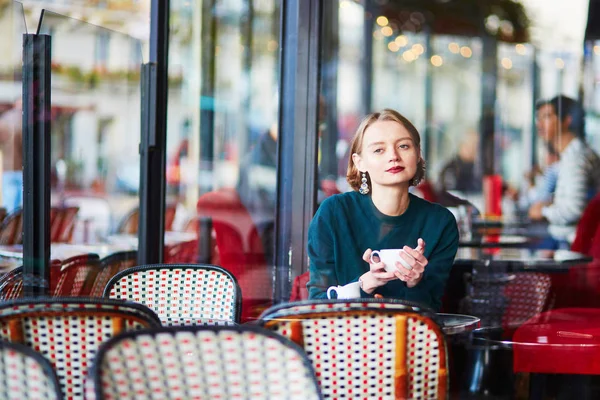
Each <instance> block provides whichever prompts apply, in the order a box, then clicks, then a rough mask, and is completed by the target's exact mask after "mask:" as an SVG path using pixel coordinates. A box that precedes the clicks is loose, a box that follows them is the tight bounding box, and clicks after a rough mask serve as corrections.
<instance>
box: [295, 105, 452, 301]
mask: <svg viewBox="0 0 600 400" xmlns="http://www.w3.org/2000/svg"><path fill="white" fill-rule="evenodd" d="M351 154H352V158H351V159H350V160H349V161H348V172H347V180H348V183H350V185H351V186H352V188H353V189H354V190H353V191H351V192H348V193H344V194H339V195H334V196H331V197H329V198H327V199H326V200H325V201H324V202H323V203H322V204H321V206H320V207H319V209H318V211H317V213H316V214H315V216H314V218H313V220H312V222H311V225H310V228H309V231H308V255H309V257H310V280H309V282H308V284H307V286H308V289H309V296H310V298H313V299H314V298H326V297H327V296H326V291H327V288H328V287H329V286H333V285H346V284H349V283H353V282H357V281H358V282H360V286H361V291H360V292H361V296H362V297H373V296H375V295H376V294H377V295H380V296H383V297H388V298H397V299H405V300H412V301H417V302H420V303H422V304H424V305H427V306H429V307H432V308H433V309H435V310H438V309H439V308H440V306H441V298H442V295H443V293H444V287H445V285H446V281H447V279H448V275H449V273H450V268H452V263H453V261H454V256H455V255H456V250H457V248H458V228H457V226H456V220H455V218H454V216H453V215H452V213H451V212H450V211H448V210H447V209H446V208H444V207H442V206H440V205H438V204H434V203H430V202H428V201H425V200H423V199H420V198H419V197H416V196H414V195H412V194H410V193H409V192H408V188H409V187H410V186H411V185H417V184H418V182H419V181H420V180H421V179H422V178H423V175H424V173H425V161H424V160H423V158H422V157H421V138H420V136H419V132H418V131H417V129H416V128H415V127H414V126H413V124H412V123H411V122H410V121H409V120H408V119H406V118H405V117H403V116H402V115H400V114H399V113H398V112H396V111H394V110H389V109H385V110H383V111H381V112H376V113H372V114H370V115H368V116H367V117H365V118H364V119H363V121H362V122H361V124H360V126H359V127H358V130H357V132H356V134H355V135H354V139H353V140H352V146H351ZM380 249H403V250H404V252H399V253H400V257H402V258H403V259H404V260H405V261H406V262H407V263H408V264H409V265H410V267H411V269H409V268H406V267H404V266H403V265H402V264H401V263H399V262H397V263H396V270H395V271H393V272H386V271H385V269H384V265H383V263H382V262H377V263H371V262H370V261H369V260H370V258H371V252H372V251H373V250H380Z"/></svg>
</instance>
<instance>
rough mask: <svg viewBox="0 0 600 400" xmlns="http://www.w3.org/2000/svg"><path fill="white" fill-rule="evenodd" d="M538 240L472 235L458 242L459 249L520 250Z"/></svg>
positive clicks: (463, 237) (461, 237) (535, 238)
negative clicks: (499, 248)
mask: <svg viewBox="0 0 600 400" xmlns="http://www.w3.org/2000/svg"><path fill="white" fill-rule="evenodd" d="M539 240H540V239H539V238H537V237H533V236H524V235H506V234H499V235H476V234H475V235H474V234H463V235H461V236H460V239H459V241H458V246H459V247H476V248H480V247H482V248H490V247H491V248H496V247H509V248H520V247H530V246H532V245H534V244H535V243H537V242H539Z"/></svg>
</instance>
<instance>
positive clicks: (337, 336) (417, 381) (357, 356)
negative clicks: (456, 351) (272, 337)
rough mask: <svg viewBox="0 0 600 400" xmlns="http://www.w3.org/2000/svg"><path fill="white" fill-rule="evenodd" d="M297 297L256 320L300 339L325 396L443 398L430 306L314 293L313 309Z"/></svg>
mask: <svg viewBox="0 0 600 400" xmlns="http://www.w3.org/2000/svg"><path fill="white" fill-rule="evenodd" d="M302 303H303V305H302V307H301V310H300V311H294V307H293V306H292V307H289V308H288V309H287V311H286V312H284V310H282V309H280V310H279V311H277V310H276V311H277V312H273V311H271V312H265V314H264V315H263V316H262V317H261V319H260V321H259V324H260V325H262V326H264V327H266V328H269V329H272V330H274V331H276V332H277V333H279V334H281V335H283V336H285V337H288V338H290V339H291V340H292V341H293V342H295V343H297V344H299V345H300V346H302V347H304V349H305V351H306V353H307V354H308V357H309V359H310V360H311V361H312V364H313V367H314V368H315V371H316V374H317V380H318V381H319V385H320V388H321V392H322V393H323V396H324V397H325V398H353V397H356V396H360V397H361V398H409V399H423V398H427V399H430V398H433V399H444V398H448V362H447V357H446V342H445V339H444V336H443V334H442V331H441V329H440V327H439V326H438V325H437V323H435V321H434V320H433V318H434V316H433V314H431V313H429V312H427V311H424V309H423V310H422V311H419V310H418V309H411V308H412V307H411V306H409V305H405V306H404V308H402V307H401V304H400V303H397V302H390V303H389V304H386V302H385V301H377V302H371V300H370V299H362V300H361V301H360V302H348V301H343V302H340V301H332V302H327V301H318V302H315V307H314V311H309V310H308V309H307V308H306V307H307V306H308V307H309V302H302ZM328 303H329V304H328ZM363 305H365V306H363Z"/></svg>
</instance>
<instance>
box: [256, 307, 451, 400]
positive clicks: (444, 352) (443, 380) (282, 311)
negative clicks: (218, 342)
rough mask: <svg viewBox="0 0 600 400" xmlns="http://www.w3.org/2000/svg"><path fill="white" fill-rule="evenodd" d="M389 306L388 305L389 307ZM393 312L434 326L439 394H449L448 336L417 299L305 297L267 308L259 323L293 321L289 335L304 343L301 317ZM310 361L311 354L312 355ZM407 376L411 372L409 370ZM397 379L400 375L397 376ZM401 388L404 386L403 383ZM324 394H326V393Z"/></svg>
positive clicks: (269, 326)
mask: <svg viewBox="0 0 600 400" xmlns="http://www.w3.org/2000/svg"><path fill="white" fill-rule="evenodd" d="M298 305H300V306H301V307H306V309H304V310H294V307H295V306H296V307H297V306H298ZM386 306H387V307H386ZM390 313H393V314H398V315H404V316H406V317H407V318H408V317H415V318H416V319H417V320H420V321H421V322H425V324H426V325H428V327H429V328H430V329H432V330H433V331H434V332H435V334H436V336H437V337H438V338H439V340H440V343H439V345H440V350H439V352H440V353H439V361H440V365H439V372H438V379H439V383H438V388H437V394H436V398H446V399H448V398H449V396H450V391H449V380H450V368H449V362H448V345H447V344H446V337H445V335H444V333H443V331H442V329H441V327H440V325H439V324H438V322H437V320H436V317H435V313H434V312H433V311H432V310H431V309H429V308H427V307H425V306H423V305H421V304H418V303H415V302H410V301H403V300H394V299H376V298H362V299H356V300H352V299H330V300H306V301H300V302H290V303H285V304H280V305H277V306H274V307H271V308H270V309H268V310H266V311H265V312H264V313H263V314H262V315H261V317H260V318H259V320H258V321H257V324H258V325H259V326H262V327H264V328H267V329H271V330H273V329H276V328H277V327H278V326H279V325H280V321H279V319H285V320H286V322H289V323H290V326H289V328H290V330H289V332H288V333H287V334H288V337H289V338H290V339H291V340H292V341H293V342H295V343H298V344H300V343H303V341H304V338H303V326H302V321H307V320H311V319H319V318H321V317H326V318H327V317H335V316H342V314H345V315H346V316H352V317H358V318H360V317H361V316H363V315H365V314H370V315H373V314H382V315H386V314H387V315H389V314H390ZM311 361H313V360H312V358H311ZM406 376H407V377H408V376H409V374H408V372H406ZM395 379H398V377H396V378H395ZM398 390H405V389H404V388H403V387H402V386H401V387H400V388H399V389H398ZM324 395H325V394H324Z"/></svg>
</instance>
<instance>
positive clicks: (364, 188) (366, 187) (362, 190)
mask: <svg viewBox="0 0 600 400" xmlns="http://www.w3.org/2000/svg"><path fill="white" fill-rule="evenodd" d="M361 182H362V183H361V185H360V189H358V192H359V193H360V194H367V193H369V185H368V184H367V174H365V173H364V172H363V173H362V179H361Z"/></svg>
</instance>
